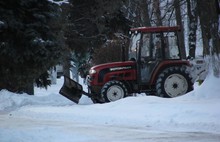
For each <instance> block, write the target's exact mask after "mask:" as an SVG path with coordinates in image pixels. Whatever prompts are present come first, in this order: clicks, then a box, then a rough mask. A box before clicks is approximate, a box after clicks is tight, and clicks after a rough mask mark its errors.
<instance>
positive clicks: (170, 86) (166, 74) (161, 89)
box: [156, 66, 193, 98]
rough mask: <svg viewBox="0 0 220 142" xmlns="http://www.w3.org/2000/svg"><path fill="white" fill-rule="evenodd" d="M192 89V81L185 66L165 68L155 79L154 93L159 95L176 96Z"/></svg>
mask: <svg viewBox="0 0 220 142" xmlns="http://www.w3.org/2000/svg"><path fill="white" fill-rule="evenodd" d="M192 90H193V81H192V77H191V75H190V73H189V71H188V70H187V67H186V66H175V67H169V68H166V69H165V70H164V71H163V72H161V73H160V75H159V76H158V79H157V81H156V93H157V95H158V96H160V97H165V98H173V97H178V96H181V95H184V94H186V93H187V92H190V91H192Z"/></svg>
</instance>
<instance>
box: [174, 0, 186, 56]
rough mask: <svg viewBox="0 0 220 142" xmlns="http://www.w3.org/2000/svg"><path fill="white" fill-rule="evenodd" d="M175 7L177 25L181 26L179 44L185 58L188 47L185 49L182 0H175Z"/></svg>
mask: <svg viewBox="0 0 220 142" xmlns="http://www.w3.org/2000/svg"><path fill="white" fill-rule="evenodd" d="M174 7H175V11H176V22H177V25H179V26H180V28H181V32H180V33H179V35H178V36H179V44H180V54H181V57H182V58H183V59H185V58H186V49H185V42H184V28H183V23H182V16H181V10H180V0H174Z"/></svg>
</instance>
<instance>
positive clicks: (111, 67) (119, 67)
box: [91, 61, 136, 72]
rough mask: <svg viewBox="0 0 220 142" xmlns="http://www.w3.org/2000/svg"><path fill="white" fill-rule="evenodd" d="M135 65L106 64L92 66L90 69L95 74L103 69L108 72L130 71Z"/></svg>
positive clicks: (128, 63)
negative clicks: (94, 71)
mask: <svg viewBox="0 0 220 142" xmlns="http://www.w3.org/2000/svg"><path fill="white" fill-rule="evenodd" d="M135 65H136V63H135V62H134V61H126V62H112V63H106V64H100V65H96V66H93V67H92V68H91V69H93V70H96V71H97V72H98V71H100V70H103V69H107V68H108V69H109V70H110V71H118V70H127V69H131V68H133V67H134V66H135Z"/></svg>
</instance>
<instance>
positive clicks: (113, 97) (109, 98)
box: [101, 80, 128, 102]
mask: <svg viewBox="0 0 220 142" xmlns="http://www.w3.org/2000/svg"><path fill="white" fill-rule="evenodd" d="M101 95H102V97H103V98H104V100H105V102H113V101H117V100H119V99H122V98H124V97H126V96H127V95H128V90H127V88H126V86H125V85H124V84H123V83H122V82H120V81H117V80H113V81H109V82H107V83H106V84H105V85H104V86H103V88H102V90H101Z"/></svg>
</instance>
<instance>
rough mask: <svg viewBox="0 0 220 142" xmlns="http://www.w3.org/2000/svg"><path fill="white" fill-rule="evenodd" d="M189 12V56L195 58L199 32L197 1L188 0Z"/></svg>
mask: <svg viewBox="0 0 220 142" xmlns="http://www.w3.org/2000/svg"><path fill="white" fill-rule="evenodd" d="M187 12H188V17H189V23H188V27H189V35H188V44H189V56H190V57H194V58H195V54H196V30H197V17H198V16H197V2H196V0H187Z"/></svg>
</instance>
